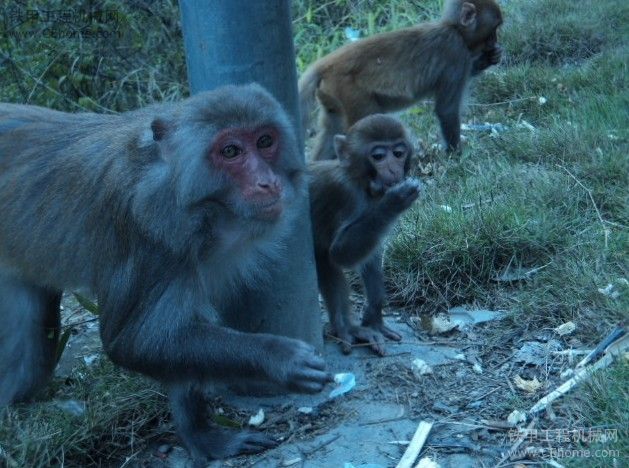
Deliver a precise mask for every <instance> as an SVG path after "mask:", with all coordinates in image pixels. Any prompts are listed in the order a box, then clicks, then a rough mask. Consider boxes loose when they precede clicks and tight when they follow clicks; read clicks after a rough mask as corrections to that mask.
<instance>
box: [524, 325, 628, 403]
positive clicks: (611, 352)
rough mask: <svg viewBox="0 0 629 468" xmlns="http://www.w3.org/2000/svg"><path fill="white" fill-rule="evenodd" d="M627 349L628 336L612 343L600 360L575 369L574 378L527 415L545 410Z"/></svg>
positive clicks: (542, 400)
mask: <svg viewBox="0 0 629 468" xmlns="http://www.w3.org/2000/svg"><path fill="white" fill-rule="evenodd" d="M628 348H629V337H628V336H625V338H623V339H620V340H618V341H616V342H615V343H613V344H612V345H610V346H609V347H608V348H607V354H605V355H604V356H603V357H602V358H600V359H599V360H598V361H596V362H595V363H594V364H592V365H589V366H586V367H581V368H578V369H575V373H574V376H572V378H570V379H568V380H566V381H565V382H564V383H563V384H561V385H560V386H559V387H557V388H556V389H555V390H553V391H552V392H550V393H549V394H548V395H546V396H545V397H544V398H542V399H541V400H539V401H538V402H537V403H535V404H534V405H533V407H532V408H531V409H530V410H529V413H530V414H535V413H537V412H539V411H542V410H544V409H546V407H547V406H548V405H549V404H550V403H552V402H553V401H555V400H556V399H557V398H559V397H560V396H562V395H565V394H566V393H568V392H569V391H570V390H572V388H574V387H576V386H577V385H578V384H580V383H581V382H584V381H586V380H588V379H589V378H590V377H591V376H592V373H593V372H594V371H595V370H597V369H602V368H604V367H607V366H609V365H610V364H611V363H612V361H613V360H614V356H615V355H616V354H620V353H622V352H623V351H625V350H626V349H628Z"/></svg>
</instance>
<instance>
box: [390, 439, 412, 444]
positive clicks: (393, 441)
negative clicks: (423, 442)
mask: <svg viewBox="0 0 629 468" xmlns="http://www.w3.org/2000/svg"><path fill="white" fill-rule="evenodd" d="M388 443H389V444H391V445H408V444H410V443H411V441H410V440H392V441H390V442H388Z"/></svg>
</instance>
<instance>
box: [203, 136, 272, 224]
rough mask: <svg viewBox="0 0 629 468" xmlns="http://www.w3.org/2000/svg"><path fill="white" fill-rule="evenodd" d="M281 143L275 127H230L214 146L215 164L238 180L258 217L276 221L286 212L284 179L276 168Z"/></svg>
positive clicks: (250, 209)
mask: <svg viewBox="0 0 629 468" xmlns="http://www.w3.org/2000/svg"><path fill="white" fill-rule="evenodd" d="M279 143H280V142H279V132H278V131H277V129H275V128H274V127H261V128H256V129H242V128H227V129H224V130H221V131H220V132H219V133H218V135H217V136H216V139H215V141H214V144H213V145H212V148H211V150H210V159H211V162H212V165H213V166H214V167H215V168H217V169H219V170H223V171H225V172H226V173H227V174H228V176H229V177H230V178H231V179H232V180H233V181H234V183H235V186H236V189H237V194H238V195H239V196H238V197H237V198H239V199H240V200H239V201H240V202H241V203H242V204H244V207H243V208H245V210H246V211H247V212H248V213H249V214H250V215H251V216H252V217H254V218H258V219H263V220H267V221H273V220H276V219H277V218H279V216H280V215H281V214H282V210H283V203H282V190H283V189H282V180H281V178H280V177H279V176H278V174H277V173H276V171H275V169H274V167H275V164H276V162H277V160H278V158H279V146H280V145H279Z"/></svg>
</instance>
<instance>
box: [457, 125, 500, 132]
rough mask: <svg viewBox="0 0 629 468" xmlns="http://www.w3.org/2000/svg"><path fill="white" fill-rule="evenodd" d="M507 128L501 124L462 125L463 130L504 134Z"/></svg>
mask: <svg viewBox="0 0 629 468" xmlns="http://www.w3.org/2000/svg"><path fill="white" fill-rule="evenodd" d="M506 129H507V127H506V126H505V125H503V124H501V123H493V124H492V123H489V122H485V123H483V124H462V125H461V130H469V131H473V132H492V133H494V132H495V133H498V132H504V131H505V130H506Z"/></svg>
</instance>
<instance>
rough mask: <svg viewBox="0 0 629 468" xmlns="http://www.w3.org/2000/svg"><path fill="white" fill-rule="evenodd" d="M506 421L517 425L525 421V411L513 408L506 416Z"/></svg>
mask: <svg viewBox="0 0 629 468" xmlns="http://www.w3.org/2000/svg"><path fill="white" fill-rule="evenodd" d="M507 421H509V422H510V423H511V424H513V425H514V426H517V425H518V424H519V423H522V422H525V421H526V413H524V412H522V411H518V410H513V411H511V413H510V414H509V416H507Z"/></svg>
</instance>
